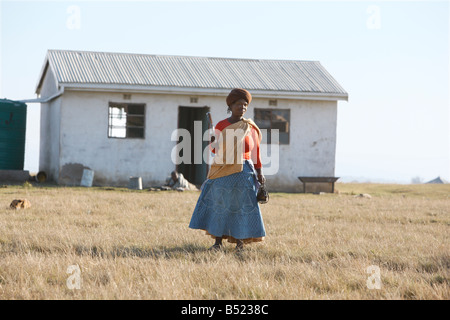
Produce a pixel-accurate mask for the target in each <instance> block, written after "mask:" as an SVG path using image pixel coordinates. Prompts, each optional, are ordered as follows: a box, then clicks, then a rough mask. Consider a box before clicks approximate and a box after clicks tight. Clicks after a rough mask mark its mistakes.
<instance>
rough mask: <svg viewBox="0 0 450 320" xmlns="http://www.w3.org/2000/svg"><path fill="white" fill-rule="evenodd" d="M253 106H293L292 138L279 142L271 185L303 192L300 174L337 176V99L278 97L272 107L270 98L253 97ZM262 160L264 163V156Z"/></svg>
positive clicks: (268, 184)
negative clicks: (276, 164)
mask: <svg viewBox="0 0 450 320" xmlns="http://www.w3.org/2000/svg"><path fill="white" fill-rule="evenodd" d="M251 106H252V107H253V108H255V107H256V108H277V109H290V115H291V119H290V120H291V121H290V124H289V125H290V137H289V139H290V141H289V144H288V145H280V146H279V171H278V173H277V174H275V175H266V179H267V186H268V188H269V189H271V190H277V191H286V192H301V191H302V190H303V185H302V183H301V182H300V180H299V179H298V177H300V176H316V177H326V176H328V177H333V176H334V172H335V154H336V123H337V102H336V101H312V100H310V101H307V100H285V99H278V103H277V106H276V107H272V106H269V105H268V99H254V101H252V103H251ZM250 111H251V110H250ZM252 117H253V112H252ZM272 157H273V156H272ZM262 161H263V163H264V159H262ZM266 171H267V170H266Z"/></svg>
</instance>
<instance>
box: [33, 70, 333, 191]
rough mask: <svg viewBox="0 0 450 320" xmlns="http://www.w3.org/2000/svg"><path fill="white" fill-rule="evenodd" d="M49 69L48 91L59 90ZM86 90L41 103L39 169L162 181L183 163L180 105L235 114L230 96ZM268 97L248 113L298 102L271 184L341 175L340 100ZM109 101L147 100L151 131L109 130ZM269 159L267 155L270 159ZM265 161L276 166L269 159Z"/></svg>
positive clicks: (66, 178) (292, 187)
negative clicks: (178, 158)
mask: <svg viewBox="0 0 450 320" xmlns="http://www.w3.org/2000/svg"><path fill="white" fill-rule="evenodd" d="M57 89H58V88H57V87H56V82H55V79H54V78H53V75H52V74H51V72H47V75H46V78H45V80H44V83H43V86H42V91H41V96H42V97H46V96H50V95H52V94H54V93H55V92H56V91H57ZM197 98H198V102H197V103H195V104H192V103H190V96H187V95H165V94H144V93H132V94H131V100H123V93H115V92H83V91H75V90H73V91H72V90H68V89H67V88H66V90H65V92H64V94H63V95H62V96H61V97H60V98H57V99H55V100H53V101H52V102H51V103H48V104H42V106H41V139H40V141H41V148H40V163H39V169H40V170H42V171H46V172H47V173H48V174H49V175H50V178H52V179H54V180H56V181H57V182H58V183H61V184H79V181H78V180H76V179H79V177H77V178H76V179H75V180H74V177H71V175H73V174H76V175H77V174H78V175H81V173H82V169H83V168H90V169H92V170H94V172H95V179H94V184H99V185H122V186H124V185H127V184H128V181H129V177H130V176H141V177H142V178H143V182H144V185H145V186H151V185H160V184H161V183H162V182H164V180H165V179H166V177H167V176H168V175H169V173H170V172H171V171H172V170H174V169H175V165H174V164H173V163H172V161H171V152H172V149H173V148H174V146H175V145H176V142H175V141H171V135H172V132H173V131H174V130H175V129H176V128H177V126H178V107H179V106H187V107H204V106H208V107H210V110H211V113H212V117H213V122H214V124H216V123H217V122H219V121H220V120H222V119H225V118H227V117H228V116H229V114H227V105H226V103H225V96H197ZM268 101H269V100H268V99H265V98H264V99H262V98H254V99H253V101H252V102H251V104H250V107H249V109H248V111H247V113H246V115H245V117H247V118H254V108H278V109H290V110H291V111H290V112H291V113H290V115H291V119H290V120H291V122H290V144H289V145H280V146H279V151H280V154H279V157H274V155H272V160H275V159H276V158H278V160H279V164H278V165H277V166H278V167H279V170H278V172H277V173H276V174H274V175H268V174H266V178H267V183H268V186H269V189H271V190H278V191H294V192H300V191H301V190H302V188H303V187H302V184H301V182H300V181H299V180H298V177H299V176H334V170H335V151H336V121H337V102H336V101H306V100H285V99H278V105H277V106H276V107H272V106H269V103H268ZM109 102H130V103H145V104H146V122H145V123H146V129H145V139H113V138H108V106H109ZM265 161H267V157H266V158H265V159H264V154H263V163H264V162H265ZM273 164H274V163H272V164H268V165H265V166H264V167H265V169H266V171H267V172H268V171H269V170H267V169H268V166H273Z"/></svg>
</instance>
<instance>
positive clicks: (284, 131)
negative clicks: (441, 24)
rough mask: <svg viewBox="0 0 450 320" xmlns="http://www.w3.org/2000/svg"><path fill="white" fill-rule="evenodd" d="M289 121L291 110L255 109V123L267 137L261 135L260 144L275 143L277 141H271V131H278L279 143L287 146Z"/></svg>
mask: <svg viewBox="0 0 450 320" xmlns="http://www.w3.org/2000/svg"><path fill="white" fill-rule="evenodd" d="M290 120H291V110H280V109H255V123H256V124H257V125H258V127H259V128H260V129H261V130H262V129H265V130H266V132H267V135H264V134H263V140H262V143H268V144H270V143H277V141H272V134H271V130H272V129H278V132H279V139H280V141H279V143H280V144H289V123H290ZM263 132H264V131H263Z"/></svg>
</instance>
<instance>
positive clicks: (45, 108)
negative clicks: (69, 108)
mask: <svg viewBox="0 0 450 320" xmlns="http://www.w3.org/2000/svg"><path fill="white" fill-rule="evenodd" d="M57 91H58V88H57V84H56V80H55V78H54V76H53V74H52V72H51V70H50V69H48V70H47V73H46V75H45V78H44V82H43V83H42V88H41V92H40V95H41V97H42V98H46V97H50V96H52V95H53V94H55V93H56V92H57ZM60 110H61V98H57V99H54V100H52V101H51V102H49V103H43V104H41V116H40V139H39V144H40V149H39V171H45V172H46V173H47V176H48V179H50V180H56V181H58V175H59V161H58V159H59V151H60V150H59V146H60V145H59V135H60Z"/></svg>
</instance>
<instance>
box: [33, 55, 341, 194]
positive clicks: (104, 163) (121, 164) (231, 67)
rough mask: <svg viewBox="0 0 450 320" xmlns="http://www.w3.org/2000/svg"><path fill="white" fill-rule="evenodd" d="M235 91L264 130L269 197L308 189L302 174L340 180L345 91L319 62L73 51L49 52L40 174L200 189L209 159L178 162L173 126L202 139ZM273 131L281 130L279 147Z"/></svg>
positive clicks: (41, 90) (75, 181)
mask: <svg viewBox="0 0 450 320" xmlns="http://www.w3.org/2000/svg"><path fill="white" fill-rule="evenodd" d="M236 87H238V88H245V89H247V90H249V91H250V92H251V94H252V96H253V101H252V102H251V104H250V107H249V109H248V111H247V113H246V115H245V116H246V117H248V118H252V119H254V120H255V122H256V123H257V124H258V125H259V126H260V128H261V129H268V130H267V134H265V135H264V141H263V142H264V144H263V145H262V146H263V147H266V148H263V150H264V152H263V164H264V170H265V172H266V178H267V185H268V187H269V190H279V191H293V192H302V191H305V189H304V186H303V184H302V183H301V182H300V181H299V179H298V177H308V178H312V179H313V180H314V178H321V179H322V180H320V179H319V180H320V181H325V180H326V179H329V178H333V177H334V175H335V150H336V124H337V123H336V122H337V103H338V101H339V100H348V94H347V93H346V92H345V90H344V89H343V88H342V87H341V86H340V85H339V84H338V83H337V82H336V80H335V79H334V78H333V77H332V76H331V75H330V74H329V73H328V72H327V71H326V70H325V69H324V67H323V66H322V65H321V64H320V63H319V62H317V61H291V60H257V59H231V58H210V57H187V56H162V55H144V54H129V53H108V52H86V51H67V50H49V51H48V53H47V55H46V57H45V61H44V65H43V67H42V71H41V73H40V76H39V81H38V84H37V87H36V93H37V94H38V97H39V98H41V99H42V100H43V101H45V102H44V103H42V104H41V140H40V141H41V142H40V143H41V146H40V160H39V166H40V170H41V171H45V172H46V173H47V175H48V177H49V178H50V179H52V180H54V181H56V182H57V183H58V184H67V185H79V183H80V179H81V174H82V171H83V169H84V168H89V169H91V170H93V171H94V172H95V175H94V185H112V186H120V185H122V186H126V185H127V184H128V182H129V179H130V177H131V176H139V177H142V180H143V183H144V186H154V185H161V184H162V183H163V182H164V181H165V179H166V177H167V176H168V175H169V174H170V172H171V171H173V170H174V169H178V171H180V172H182V173H184V175H185V177H186V178H187V179H188V180H190V181H191V182H193V183H196V184H201V183H202V181H203V180H204V179H205V178H206V174H207V170H208V166H207V164H206V162H205V159H203V161H202V163H200V164H194V163H192V164H189V163H181V164H179V165H178V166H176V164H175V163H174V161H173V157H172V155H176V154H177V153H176V151H177V148H176V146H177V144H178V142H180V141H181V140H180V141H176V139H175V138H176V132H177V131H176V129H181V128H184V129H186V130H188V131H189V132H191V133H192V134H193V136H194V131H195V139H201V137H200V133H201V132H200V131H204V130H205V129H206V128H207V121H206V117H205V114H206V112H210V113H211V115H212V119H213V121H214V123H217V122H218V121H220V120H222V119H225V118H227V117H228V116H229V115H228V114H227V105H226V103H225V98H226V96H227V95H228V93H229V92H230V90H231V89H232V88H236ZM194 121H202V125H203V127H202V126H200V127H199V126H198V125H197V126H194ZM197 124H200V122H198V123H197ZM199 128H201V129H200V130H199ZM270 129H278V130H279V131H278V132H279V144H273V143H275V142H276V141H275V140H277V139H276V132H275V131H271V130H270ZM193 139H194V137H193ZM196 141H200V140H196ZM181 142H182V141H181ZM270 143H272V145H271V144H270ZM180 145H181V144H180ZM200 146H201V147H202V148H205V147H206V146H207V142H203V143H201V144H200ZM197 147H198V145H197ZM192 148H193V149H192V151H195V150H198V149H195V150H194V147H192ZM266 149H268V150H269V151H270V153H268V154H265V153H266V151H265V150H266ZM277 149H278V150H279V157H278V158H279V159H278V160H277V159H276V157H275V155H277V154H278V153H277V154H275V153H276V152H278V151H277ZM269 151H267V152H269ZM184 152H187V150H183V151H182V152H181V153H178V158H180V157H183V156H186V155H187V153H186V154H185V153H184ZM197 156H198V155H197V153H195V152H193V153H192V158H194V157H197ZM196 159H197V161H196V162H198V158H196ZM200 159H201V158H200ZM269 160H270V161H271V163H264V162H267V161H269ZM276 161H278V163H275V162H276ZM324 179H325V180H324Z"/></svg>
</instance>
